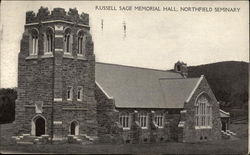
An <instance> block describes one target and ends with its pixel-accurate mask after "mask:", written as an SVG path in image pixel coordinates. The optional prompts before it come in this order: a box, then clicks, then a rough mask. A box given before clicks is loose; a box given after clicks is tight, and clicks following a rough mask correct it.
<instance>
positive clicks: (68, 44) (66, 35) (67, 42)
mask: <svg viewBox="0 0 250 155" xmlns="http://www.w3.org/2000/svg"><path fill="white" fill-rule="evenodd" d="M71 40H72V36H71V30H70V29H69V28H67V29H66V30H65V32H64V52H65V53H67V54H69V53H71V43H72V41H71Z"/></svg>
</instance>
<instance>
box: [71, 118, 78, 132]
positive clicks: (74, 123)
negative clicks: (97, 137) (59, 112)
mask: <svg viewBox="0 0 250 155" xmlns="http://www.w3.org/2000/svg"><path fill="white" fill-rule="evenodd" d="M70 134H71V135H79V123H78V122H77V121H72V122H71V123H70Z"/></svg>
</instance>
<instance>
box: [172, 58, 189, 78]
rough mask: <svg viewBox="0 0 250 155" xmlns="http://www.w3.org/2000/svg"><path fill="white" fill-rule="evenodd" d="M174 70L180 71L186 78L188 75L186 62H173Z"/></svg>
mask: <svg viewBox="0 0 250 155" xmlns="http://www.w3.org/2000/svg"><path fill="white" fill-rule="evenodd" d="M174 71H175V72H177V73H180V74H181V75H182V76H183V77H184V78H187V76H188V68H187V64H186V63H184V62H182V61H178V62H176V63H175V65H174Z"/></svg>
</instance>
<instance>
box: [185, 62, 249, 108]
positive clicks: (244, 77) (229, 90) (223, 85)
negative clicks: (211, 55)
mask: <svg viewBox="0 0 250 155" xmlns="http://www.w3.org/2000/svg"><path fill="white" fill-rule="evenodd" d="M248 65H249V64H248V63H246V62H237V61H225V62H218V63H213V64H205V65H200V66H190V67H188V77H199V76H200V75H202V74H203V75H205V77H206V79H207V80H208V83H209V85H210V87H211V88H212V90H213V92H214V94H215V96H216V98H217V100H218V101H220V102H221V108H230V109H232V108H237V109H247V106H248Z"/></svg>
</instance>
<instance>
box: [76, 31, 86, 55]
mask: <svg viewBox="0 0 250 155" xmlns="http://www.w3.org/2000/svg"><path fill="white" fill-rule="evenodd" d="M85 40H86V36H85V35H84V33H83V31H79V32H78V34H77V49H78V50H77V54H78V55H84V52H85Z"/></svg>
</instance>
